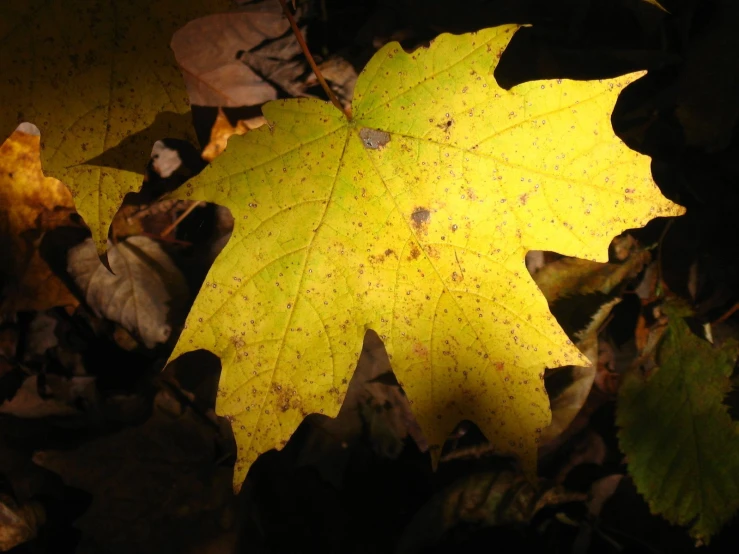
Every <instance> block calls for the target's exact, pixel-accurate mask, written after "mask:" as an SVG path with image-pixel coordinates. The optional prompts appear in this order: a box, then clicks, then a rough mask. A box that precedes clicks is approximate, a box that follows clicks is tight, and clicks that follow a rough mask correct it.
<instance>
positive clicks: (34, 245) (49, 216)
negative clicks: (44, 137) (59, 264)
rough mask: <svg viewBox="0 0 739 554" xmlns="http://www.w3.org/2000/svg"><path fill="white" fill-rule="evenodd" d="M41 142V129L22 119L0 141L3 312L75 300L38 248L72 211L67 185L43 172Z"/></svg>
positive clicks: (0, 295)
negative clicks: (0, 142) (22, 121)
mask: <svg viewBox="0 0 739 554" xmlns="http://www.w3.org/2000/svg"><path fill="white" fill-rule="evenodd" d="M40 144H41V137H40V136H39V133H38V129H37V128H36V127H34V126H33V125H29V124H23V125H22V126H21V127H20V128H19V129H18V130H16V131H15V132H14V133H13V134H12V135H10V137H8V139H7V140H6V141H5V142H4V143H3V144H2V146H0V287H1V288H0V314H8V313H14V312H17V311H20V310H46V309H49V308H53V307H55V306H76V305H77V299H76V298H75V297H74V296H73V295H72V294H71V293H70V292H69V289H67V287H66V286H65V285H64V283H62V282H61V281H60V280H59V278H58V277H56V275H54V274H53V273H52V271H51V269H50V268H49V266H48V264H47V263H46V262H45V261H44V260H43V259H42V258H41V255H40V254H39V250H38V246H39V244H40V242H41V239H42V237H43V235H44V233H45V232H46V231H49V230H51V229H54V228H55V227H57V226H59V225H61V224H64V223H65V222H66V221H67V219H68V217H69V215H70V214H71V213H73V212H74V203H73V201H72V195H71V194H70V192H69V190H68V189H67V187H65V186H64V184H62V183H61V182H59V181H57V180H56V179H53V178H51V177H45V176H44V174H43V172H42V170H41V159H40V156H39V151H40Z"/></svg>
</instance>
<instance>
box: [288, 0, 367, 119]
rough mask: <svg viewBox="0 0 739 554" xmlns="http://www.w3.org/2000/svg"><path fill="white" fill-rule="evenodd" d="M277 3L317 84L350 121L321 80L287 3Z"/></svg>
mask: <svg viewBox="0 0 739 554" xmlns="http://www.w3.org/2000/svg"><path fill="white" fill-rule="evenodd" d="M279 2H280V5H281V6H282V12H283V13H284V14H285V17H287V20H288V21H289V22H290V26H291V27H292V29H293V33H294V34H295V38H297V39H298V44H300V48H301V49H302V50H303V54H305V57H306V58H307V59H308V63H309V64H310V67H311V69H312V70H313V73H315V74H316V78H317V79H318V82H319V83H321V86H322V87H323V90H325V91H326V94H328V97H329V99H330V100H331V103H332V104H333V105H334V106H336V107H337V108H338V109H339V110H341V112H342V113H343V114H344V115H345V116H346V118H347V119H351V118H352V114H351V112H350V111H349V110H348V109H347V108H344V106H342V105H341V102H339V99H338V98H336V95H335V94H334V91H333V90H331V87H330V86H328V83H327V82H326V79H324V78H323V75H322V74H321V70H320V69H318V65H316V61H315V60H314V59H313V56H312V55H311V53H310V50H308V45H307V44H306V42H305V39H304V38H303V33H301V32H300V29H299V28H298V24H297V22H296V21H295V18H294V17H293V14H292V13H290V9H289V8H288V7H287V3H286V2H285V0H279Z"/></svg>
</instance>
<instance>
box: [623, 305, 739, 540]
mask: <svg viewBox="0 0 739 554" xmlns="http://www.w3.org/2000/svg"><path fill="white" fill-rule="evenodd" d="M665 312H666V314H667V316H668V317H669V323H668V327H667V330H666V331H665V333H664V335H663V337H662V342H661V344H660V345H659V347H658V350H657V359H656V362H657V366H658V367H657V369H655V370H654V371H653V372H652V373H651V375H649V376H647V377H646V378H644V377H642V376H641V375H640V374H639V372H638V371H633V372H631V373H630V374H627V376H626V377H625V379H624V382H623V383H622V385H621V389H620V394H619V401H618V411H617V423H618V426H619V427H620V431H619V440H620V444H621V449H622V450H623V452H624V454H626V456H627V459H628V464H629V473H630V474H631V476H632V478H633V479H634V483H635V484H636V487H637V489H638V490H639V492H640V493H641V494H642V495H644V498H645V499H646V501H647V502H648V503H649V507H650V509H651V511H652V513H655V514H660V515H662V516H663V517H664V518H665V519H667V520H668V521H669V522H671V523H675V524H679V525H684V526H689V527H690V534H691V535H692V536H693V537H695V538H696V539H698V540H699V541H702V542H705V543H707V542H708V541H709V539H710V538H711V536H713V535H715V534H716V533H717V532H718V531H719V529H720V528H721V526H722V525H723V524H724V523H726V522H727V521H728V520H729V519H730V518H731V517H732V516H733V515H734V513H735V512H736V510H737V508H739V436H737V427H736V423H735V422H734V421H732V419H731V418H730V416H729V413H728V410H727V408H726V406H725V405H724V404H723V399H724V396H725V395H726V393H727V392H728V390H729V387H730V382H729V376H730V375H731V372H732V369H733V367H734V363H735V361H736V357H737V353H739V344H737V343H736V342H735V341H733V340H729V341H727V342H725V343H724V344H723V345H722V346H721V347H720V348H714V347H713V346H711V344H709V343H708V342H706V341H704V340H702V339H699V338H698V337H696V336H695V335H694V334H693V333H692V332H691V331H690V328H689V327H688V325H687V324H686V323H685V321H684V320H683V316H685V315H687V314H686V310H685V308H683V307H679V306H675V305H672V306H670V305H668V306H667V307H666V309H665Z"/></svg>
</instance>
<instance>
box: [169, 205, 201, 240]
mask: <svg viewBox="0 0 739 554" xmlns="http://www.w3.org/2000/svg"><path fill="white" fill-rule="evenodd" d="M200 205H203V203H202V202H192V203H191V204H190V205H189V206H188V207H187V209H186V210H185V211H184V212H182V213H181V214H180V215H179V216H178V217H177V219H175V220H174V221H173V222H172V223H170V224H169V225H168V226H167V228H166V229H165V230H164V231H162V232H161V233H160V234H159V236H160V237H162V238H164V237H166V236H167V235H169V234H170V233H171V232H172V231H174V229H175V227H177V226H178V225H179V224H180V223H182V220H183V219H185V218H186V217H187V216H188V215H190V214H191V213H192V211H193V210H194V209H195V208H197V207H198V206H200Z"/></svg>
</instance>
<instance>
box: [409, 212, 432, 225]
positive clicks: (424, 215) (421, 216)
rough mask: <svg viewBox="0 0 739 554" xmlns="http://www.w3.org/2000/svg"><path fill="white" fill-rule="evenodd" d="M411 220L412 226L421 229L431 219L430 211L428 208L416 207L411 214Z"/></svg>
mask: <svg viewBox="0 0 739 554" xmlns="http://www.w3.org/2000/svg"><path fill="white" fill-rule="evenodd" d="M411 220H412V221H413V226H414V227H415V228H416V229H422V228H424V227H425V226H426V225H427V224H428V222H429V221H430V220H431V212H430V211H429V210H428V208H420V207H419V208H416V209H414V210H413V213H412V214H411Z"/></svg>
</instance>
